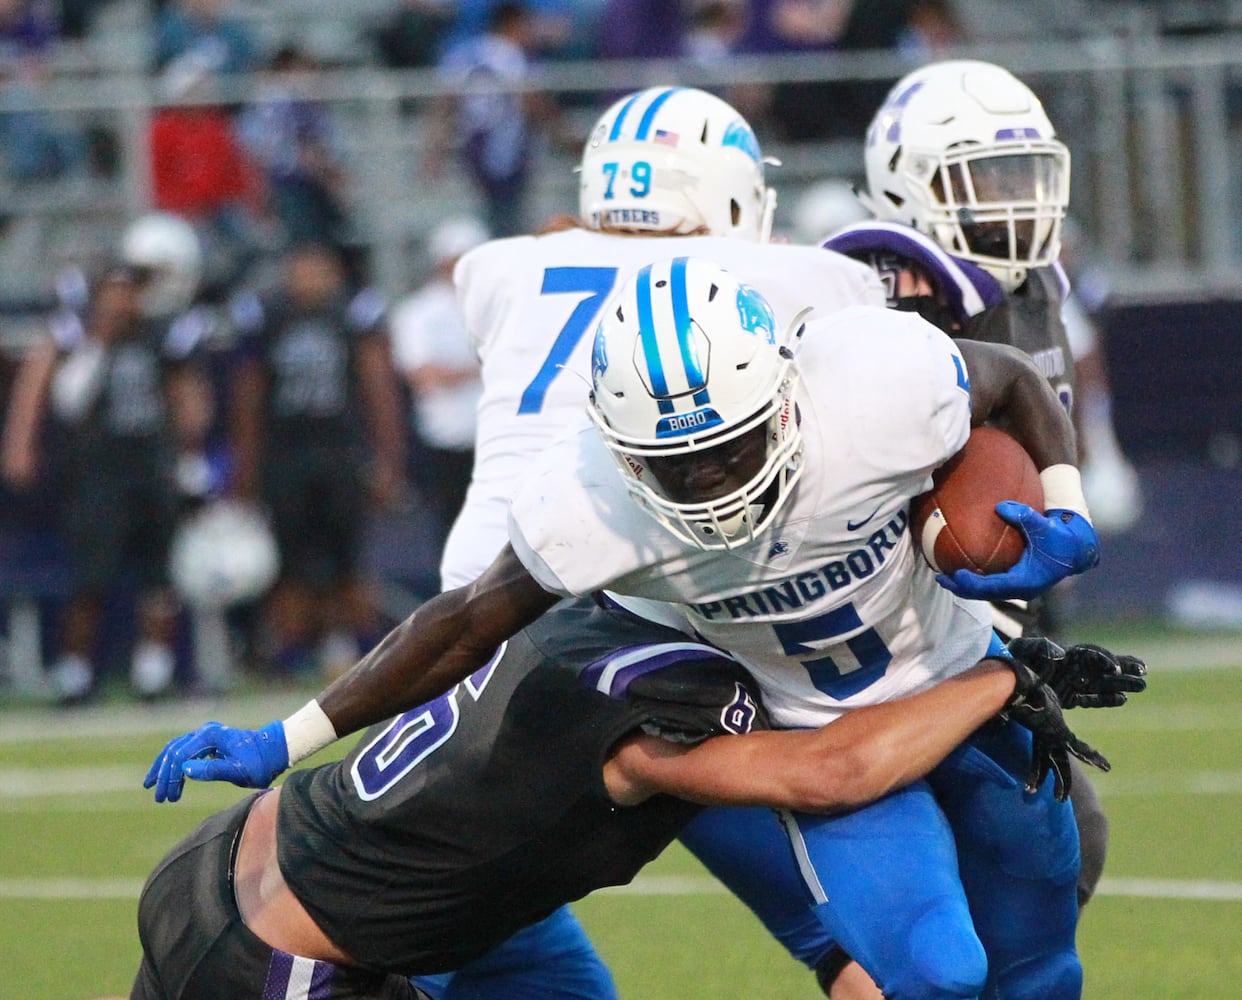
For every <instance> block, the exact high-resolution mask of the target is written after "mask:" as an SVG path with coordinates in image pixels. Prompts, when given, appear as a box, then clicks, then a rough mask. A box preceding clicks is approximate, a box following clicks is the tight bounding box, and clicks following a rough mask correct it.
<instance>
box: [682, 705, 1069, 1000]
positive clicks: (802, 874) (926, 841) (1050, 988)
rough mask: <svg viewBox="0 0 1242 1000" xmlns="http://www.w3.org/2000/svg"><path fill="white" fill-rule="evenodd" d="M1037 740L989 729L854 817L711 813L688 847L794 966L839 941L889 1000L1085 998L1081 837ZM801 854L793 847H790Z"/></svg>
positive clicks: (695, 827) (1017, 731) (1005, 727)
mask: <svg viewBox="0 0 1242 1000" xmlns="http://www.w3.org/2000/svg"><path fill="white" fill-rule="evenodd" d="M1029 755H1030V734H1029V733H1028V732H1027V731H1026V730H1024V729H1021V728H1020V727H1018V726H1016V725H1012V724H1008V723H1001V722H993V723H989V724H988V725H986V726H985V727H983V728H982V729H981V730H980V731H979V732H977V733H976V734H975V735H974V736H973V737H971V739H970V740H968V741H967V742H966V743H965V744H963V745H962V746H961V747H959V748H958V749H957V750H955V751H954V752H953V754H951V755H950V756H949V757H948V758H947V759H946V760H945V761H944V762H943V763H942V764H941V765H940V766H939V767H937V768H936V769H935V770H934V771H933V772H932V773H931V774H930V775H929V776H928V777H927V778H926V779H925V780H923V781H919V782H916V783H915V784H913V785H911V786H909V787H907V788H904V789H901V790H900V791H897V792H895V793H893V794H891V795H889V796H887V797H885V798H884V799H881V800H880V801H879V802H876V803H872V804H871V805H869V806H865V807H863V808H861V809H858V810H856V811H854V812H852V813H848V814H846V815H842V816H835V817H834V816H809V815H804V814H792V813H784V814H781V815H779V816H778V815H777V814H776V813H773V812H772V811H770V810H764V809H710V810H705V811H704V812H703V813H701V814H700V815H699V817H698V818H697V819H696V820H695V821H694V822H693V823H692V824H691V825H690V827H688V828H687V830H686V831H685V832H684V833H683V836H682V842H683V843H684V844H685V845H686V846H687V847H688V848H689V849H690V850H691V852H693V853H694V854H695V855H696V856H697V857H698V858H699V859H700V860H701V861H702V862H703V863H704V864H705V865H706V866H707V868H708V869H709V870H711V871H712V872H713V873H714V874H715V875H716V876H717V877H718V878H719V879H720V880H721V881H722V882H723V883H724V884H725V885H726V886H728V888H729V889H730V890H731V891H732V892H733V893H734V894H735V895H737V896H738V897H739V898H740V899H741V900H742V901H743V902H744V903H746V904H747V905H748V906H749V907H750V908H751V909H752V910H753V911H754V912H755V914H756V915H757V916H758V917H759V919H760V920H761V921H762V922H763V923H764V924H765V926H766V927H767V928H768V929H769V930H770V931H771V932H772V934H773V935H775V936H776V937H777V938H778V939H779V940H780V941H781V942H782V944H784V945H785V947H786V948H787V949H788V950H789V951H790V952H791V953H792V954H793V955H794V956H795V957H797V958H798V959H800V960H802V961H803V962H805V963H806V964H808V965H810V966H812V967H813V966H814V965H816V964H817V963H818V962H819V960H820V959H821V958H823V957H824V955H825V954H826V953H827V952H828V950H829V949H830V948H831V947H832V946H833V945H834V944H836V945H839V946H840V947H841V948H843V949H844V950H845V951H846V952H847V953H848V954H849V955H851V956H852V957H853V958H855V959H856V960H857V961H858V962H859V963H860V964H861V965H862V966H863V968H864V969H866V970H867V972H868V973H870V974H871V976H872V978H873V979H875V980H876V982H877V984H878V985H879V986H880V988H881V989H882V990H883V991H884V994H885V996H886V997H888V998H890V1000H962V998H975V997H986V998H989V1000H991V998H1003V1000H1028V998H1029V1000H1034V998H1043V1000H1078V998H1079V997H1080V996H1081V992H1082V970H1081V966H1080V964H1079V962H1078V957H1077V952H1076V949H1075V945H1074V932H1075V928H1076V925H1077V912H1078V910H1077V889H1076V880H1077V874H1078V865H1079V854H1078V832H1077V828H1076V826H1075V824H1074V817H1073V811H1072V808H1071V807H1070V805H1069V803H1068V802H1065V803H1060V802H1056V801H1055V799H1054V798H1053V795H1052V780H1051V777H1049V779H1048V781H1046V782H1045V784H1044V787H1043V788H1041V789H1040V790H1039V792H1037V793H1035V794H1033V795H1029V794H1027V793H1026V792H1025V791H1024V790H1023V778H1024V776H1025V774H1026V770H1027V766H1028V761H1029ZM791 848H792V850H791Z"/></svg>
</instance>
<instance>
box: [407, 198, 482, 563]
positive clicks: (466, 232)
mask: <svg viewBox="0 0 1242 1000" xmlns="http://www.w3.org/2000/svg"><path fill="white" fill-rule="evenodd" d="M487 238H488V232H487V229H486V228H485V227H484V226H483V224H482V223H481V222H479V220H478V219H474V218H470V217H464V218H453V219H449V220H447V221H446V222H442V223H441V224H440V225H439V226H437V227H436V229H435V230H434V231H433V232H432V234H431V237H430V239H429V240H428V241H427V250H428V256H429V257H430V258H431V263H432V266H433V267H434V269H435V270H434V273H433V274H432V277H431V280H430V281H428V282H427V283H426V284H425V285H423V287H422V288H420V289H419V290H418V291H417V292H415V293H414V294H413V295H411V296H410V297H409V298H407V299H406V300H405V301H403V302H401V303H400V304H399V305H398V306H397V307H396V308H395V309H394V310H393V313H392V320H391V323H390V326H391V333H392V347H393V361H394V363H395V364H396V367H397V371H398V373H399V374H400V375H401V376H402V377H403V378H404V379H405V380H406V382H407V384H408V385H409V387H410V393H411V399H412V401H413V405H414V414H413V418H414V420H413V422H414V433H415V435H416V439H417V442H418V455H419V461H418V463H417V468H413V467H412V472H413V474H414V477H415V478H414V485H415V486H416V487H418V490H419V495H420V496H421V497H422V498H423V499H424V500H425V501H426V503H427V505H428V507H429V508H430V511H429V513H430V516H431V518H432V520H433V521H434V529H433V538H434V541H435V552H434V562H435V565H437V566H438V565H439V563H440V552H441V549H442V548H443V546H444V539H445V537H446V536H447V535H448V531H449V528H450V527H451V526H452V524H453V519H454V518H455V517H456V516H457V512H458V511H459V510H461V505H462V503H463V501H464V500H465V498H466V487H467V486H469V485H470V474H471V472H472V470H473V467H474V435H475V427H476V417H475V409H476V407H477V406H478V402H479V397H480V395H481V394H482V389H483V386H482V382H481V381H480V377H479V361H478V358H476V357H475V354H474V349H473V347H472V345H471V343H470V340H469V337H468V336H467V333H466V324H465V319H464V317H463V316H462V312H461V307H460V306H459V305H458V303H457V290H456V289H455V288H454V286H453V267H454V265H455V264H456V263H457V260H458V258H459V257H461V255H462V254H464V253H466V251H468V250H472V249H473V248H474V247H476V246H478V245H479V244H480V243H483V242H485V241H486V240H487Z"/></svg>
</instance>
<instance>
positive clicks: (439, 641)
mask: <svg viewBox="0 0 1242 1000" xmlns="http://www.w3.org/2000/svg"><path fill="white" fill-rule="evenodd" d="M558 599H559V598H558V597H557V596H556V595H555V594H551V593H549V592H548V591H546V590H544V589H543V588H542V587H540V586H539V584H538V583H536V582H535V580H534V578H532V577H531V576H530V574H529V573H527V572H526V569H525V567H524V566H523V565H522V564H521V562H520V561H519V560H518V558H517V556H516V555H514V554H513V550H512V549H511V548H510V547H509V546H505V548H504V550H503V551H502V552H501V554H500V555H499V556H497V557H496V561H495V562H494V563H492V565H491V566H490V567H489V568H488V569H487V570H486V571H485V572H484V573H483V575H482V576H481V577H479V579H477V580H476V581H475V582H474V583H472V584H469V585H468V586H465V587H460V588H458V589H457V590H449V591H445V592H444V593H443V594H440V595H438V596H437V597H434V598H432V599H431V600H430V601H428V602H427V603H426V604H423V605H422V606H420V607H419V608H418V610H416V611H415V612H414V613H413V614H412V615H410V617H409V618H407V619H406V620H405V621H404V622H402V623H401V624H400V625H398V626H397V627H396V628H395V629H393V630H392V632H390V633H389V634H388V635H387V636H386V637H385V638H384V640H383V641H382V642H381V643H380V644H379V645H378V646H377V647H376V648H375V649H374V650H372V651H371V652H370V653H368V654H367V655H366V656H365V657H364V658H363V659H362V660H360V661H359V662H358V664H357V665H355V666H354V668H353V669H352V670H350V671H349V672H348V673H346V674H344V675H343V676H342V677H340V678H339V679H338V680H336V681H334V682H333V683H332V684H331V685H330V686H329V687H328V688H327V689H326V690H325V691H324V692H323V693H322V694H321V695H320V696H319V697H318V698H316V699H314V700H312V701H310V702H308V703H307V704H306V705H304V706H303V707H302V708H300V709H299V710H298V711H297V712H295V713H294V714H293V715H291V716H289V718H287V719H285V720H284V721H283V722H270V723H268V724H267V725H266V726H264V727H262V728H261V729H258V730H250V729H233V728H231V727H229V726H222V725H220V724H219V723H217V722H209V723H207V724H205V725H203V726H201V727H199V728H198V729H196V730H194V731H193V732H190V733H186V734H185V735H183V736H179V737H177V738H176V739H174V740H172V741H170V742H169V743H168V745H167V746H166V747H165V748H164V750H163V751H162V752H161V753H160V755H159V756H158V757H157V758H156V759H155V762H154V763H153V764H152V765H151V769H150V770H149V771H148V772H147V776H146V779H145V780H144V782H143V784H144V786H145V787H146V788H151V787H154V788H155V799H156V801H157V802H163V801H165V800H167V801H169V802H175V801H177V799H179V798H180V797H181V791H182V788H183V786H184V784H185V779H186V778H187V777H189V778H194V779H196V780H202V781H231V782H232V783H233V784H235V785H241V786H242V787H243V788H262V787H265V786H266V785H268V784H270V783H271V781H272V779H273V778H275V777H276V776H277V775H278V774H280V773H281V772H282V771H284V770H285V768H287V767H288V766H289V765H290V764H296V763H297V762H298V761H300V760H303V759H305V758H306V757H309V756H310V755H311V754H313V753H315V752H316V751H317V750H320V749H322V748H323V747H325V746H327V745H328V744H329V743H332V742H333V741H334V740H336V739H338V738H340V737H342V736H345V735H347V734H349V733H353V732H356V731H357V730H359V729H362V728H363V727H364V726H369V725H371V724H372V723H375V722H380V721H382V720H384V719H387V718H389V717H390V716H393V715H396V714H397V713H399V712H404V711H406V710H407V709H410V708H414V707H415V706H417V705H421V704H424V703H425V702H428V701H430V700H431V699H432V698H436V697H438V696H439V695H441V694H443V693H444V692H445V691H447V690H449V688H451V687H452V686H453V685H454V684H456V683H458V682H459V681H461V680H463V679H464V678H466V677H468V676H469V675H470V674H471V673H473V672H474V671H475V670H477V669H478V668H479V667H481V666H483V664H485V663H486V662H487V661H488V659H490V657H491V656H492V654H493V653H494V652H495V651H496V648H497V647H498V646H499V645H500V644H501V643H502V642H504V641H505V640H506V639H508V638H509V637H510V636H512V635H514V634H515V633H516V632H518V631H520V630H521V629H523V628H525V627H526V626H527V625H529V624H530V623H531V622H533V621H534V620H535V619H536V618H538V617H539V616H540V615H541V614H543V612H544V611H546V610H547V609H548V608H550V607H551V606H552V605H553V604H555V603H556V601H557V600H558Z"/></svg>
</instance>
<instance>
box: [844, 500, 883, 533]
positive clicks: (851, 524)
mask: <svg viewBox="0 0 1242 1000" xmlns="http://www.w3.org/2000/svg"><path fill="white" fill-rule="evenodd" d="M883 506H884V504H880V507H883ZM880 507H877V508H876V509H875V510H873V511H872V512H871V513H870V514H868V515H867V516H866V517H864V518H863V519H862V520H861V521H846V522H845V530H846V531H857V530H858V529H859V528H861V527H862V526H863V525H864V524H866V523H867V522H868V521H870V520H871V519H872V518H873V517H875V516H876V514H878V513H880Z"/></svg>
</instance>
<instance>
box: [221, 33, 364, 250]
mask: <svg viewBox="0 0 1242 1000" xmlns="http://www.w3.org/2000/svg"><path fill="white" fill-rule="evenodd" d="M268 68H269V70H270V74H269V76H268V79H267V80H266V81H265V82H264V84H263V85H262V86H261V87H260V89H259V92H258V94H257V95H256V97H255V100H254V101H253V103H251V104H250V106H249V107H248V108H247V109H246V110H245V111H244V112H243V113H242V115H241V119H240V121H239V123H238V131H239V135H240V138H241V143H242V145H243V147H244V148H245V149H246V150H247V152H248V153H249V154H250V156H251V157H252V159H253V160H254V162H255V163H256V164H257V165H258V166H259V168H260V169H261V170H262V171H263V173H264V176H265V179H266V182H267V183H266V194H267V200H268V206H269V208H270V210H271V211H272V213H273V214H274V215H275V217H276V220H277V222H278V224H279V226H280V229H281V236H282V237H283V242H284V243H285V245H287V246H296V245H298V244H301V243H322V244H326V245H328V246H332V247H336V248H338V249H339V248H341V247H343V246H344V243H345V237H346V232H345V230H346V227H347V224H348V218H347V215H346V210H345V181H346V170H345V157H344V154H343V152H342V149H341V144H340V139H339V136H338V129H337V123H336V121H335V119H334V118H333V116H332V113H331V111H330V110H329V108H328V106H327V105H326V104H324V103H323V102H321V101H317V100H314V99H313V93H314V74H315V72H316V70H317V69H318V68H319V66H318V63H316V61H315V60H314V59H313V58H311V57H310V56H309V55H307V54H306V53H305V52H303V51H302V50H301V49H299V48H298V47H297V46H294V45H286V46H284V47H282V48H281V49H280V50H279V51H278V52H277V53H276V54H275V55H274V56H273V57H272V61H271V64H270V66H269V67H268Z"/></svg>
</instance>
